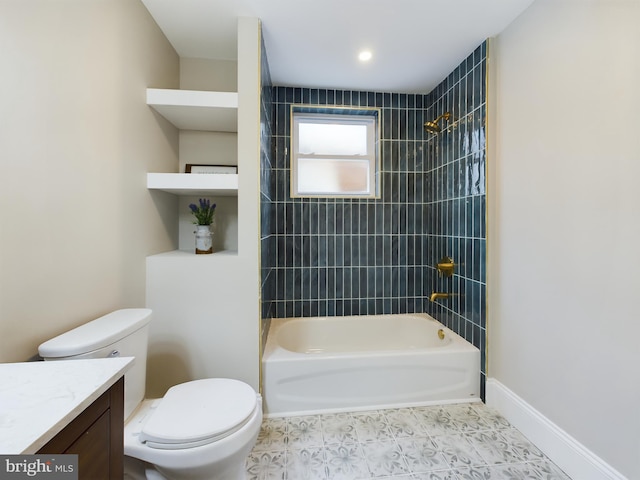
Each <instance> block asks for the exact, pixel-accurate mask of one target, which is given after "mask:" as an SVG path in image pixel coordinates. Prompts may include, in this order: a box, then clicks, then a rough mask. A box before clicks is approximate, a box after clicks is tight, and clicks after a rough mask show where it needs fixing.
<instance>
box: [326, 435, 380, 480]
mask: <svg viewBox="0 0 640 480" xmlns="http://www.w3.org/2000/svg"><path fill="white" fill-rule="evenodd" d="M325 459H326V465H327V477H328V478H330V479H332V480H351V479H354V480H355V479H368V478H369V477H370V476H371V474H370V472H369V468H368V467H367V461H366V459H365V457H364V453H363V452H362V446H361V445H360V444H359V443H352V444H337V445H329V446H327V447H325Z"/></svg>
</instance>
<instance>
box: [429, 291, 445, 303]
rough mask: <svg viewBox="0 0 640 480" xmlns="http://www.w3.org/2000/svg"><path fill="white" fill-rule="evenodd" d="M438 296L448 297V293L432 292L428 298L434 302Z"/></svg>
mask: <svg viewBox="0 0 640 480" xmlns="http://www.w3.org/2000/svg"><path fill="white" fill-rule="evenodd" d="M438 298H449V294H448V293H439V292H433V293H432V294H431V296H430V297H429V300H431V301H432V302H435V301H436V300H437V299H438Z"/></svg>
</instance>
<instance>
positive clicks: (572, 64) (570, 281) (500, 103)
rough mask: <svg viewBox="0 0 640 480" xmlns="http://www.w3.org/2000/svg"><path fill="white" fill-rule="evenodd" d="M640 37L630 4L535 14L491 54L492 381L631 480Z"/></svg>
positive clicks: (637, 439) (637, 438)
mask: <svg viewBox="0 0 640 480" xmlns="http://www.w3.org/2000/svg"><path fill="white" fill-rule="evenodd" d="M638 25H640V3H638V2H636V1H624V0H590V1H570V0H537V1H536V2H535V3H534V4H533V5H532V6H531V7H530V8H529V9H528V10H527V11H525V12H524V13H523V14H522V15H521V16H520V17H519V18H518V19H517V20H516V21H515V22H514V23H512V24H511V25H510V26H509V27H508V28H507V29H506V30H505V31H504V32H503V33H502V34H500V35H499V37H497V39H495V41H494V42H493V48H492V50H491V52H490V55H491V60H490V61H491V62H495V65H494V66H495V73H496V76H495V79H493V80H495V84H494V85H493V86H494V90H493V91H492V92H491V93H492V95H490V104H491V107H490V112H489V115H490V116H491V119H492V121H493V123H494V125H491V126H492V127H494V128H493V129H492V130H491V135H490V138H489V144H490V147H491V153H490V155H491V156H490V157H489V158H490V160H489V161H490V162H491V163H490V167H489V168H490V175H489V182H490V184H489V187H488V192H489V195H490V198H489V215H490V217H489V226H490V231H489V239H488V244H489V254H488V258H489V265H488V268H489V274H490V277H489V280H488V285H489V287H488V291H489V295H490V297H489V327H488V331H489V372H488V373H489V377H491V378H495V379H497V380H498V381H499V382H501V383H502V384H504V385H505V386H507V387H508V388H509V389H510V390H512V391H513V392H514V393H516V394H517V395H518V396H520V397H521V398H522V399H524V400H525V401H526V402H527V403H529V404H530V405H531V406H533V407H534V408H535V409H537V410H538V411H539V412H541V413H542V414H543V415H544V416H546V417H547V418H548V419H549V420H551V421H552V422H554V423H556V424H557V425H558V426H559V427H560V428H562V429H564V430H565V431H566V432H567V433H568V434H569V435H571V436H573V437H574V438H575V439H576V440H578V441H579V442H580V443H582V444H583V445H584V446H586V447H587V448H588V449H590V450H591V451H592V452H593V453H595V454H596V455H598V456H599V457H600V458H602V459H603V460H604V461H605V462H607V463H608V464H609V465H610V466H612V467H614V468H615V469H617V470H618V471H619V472H620V473H622V474H624V475H625V476H627V477H628V478H640V460H639V456H640V455H639V454H640V414H639V413H638V412H639V406H640V347H639V345H640V315H639V313H638V312H639V308H638V292H640V276H639V273H638V272H640V248H639V247H638V245H639V240H638V239H639V238H640V186H639V182H640V147H639V145H640V144H639V142H638V136H639V131H640V89H639V88H638V81H639V79H640V29H639V28H638ZM576 480H582V479H576Z"/></svg>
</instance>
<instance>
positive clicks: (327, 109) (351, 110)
mask: <svg viewBox="0 0 640 480" xmlns="http://www.w3.org/2000/svg"><path fill="white" fill-rule="evenodd" d="M289 118H290V127H289V128H290V142H289V148H290V156H289V157H290V164H289V172H290V189H289V190H290V191H289V194H290V196H291V198H359V199H378V198H380V164H381V161H380V109H379V108H375V107H345V106H340V105H337V106H336V105H321V106H316V105H302V104H292V105H291V110H290V117H289ZM309 119H316V120H318V121H317V122H315V123H324V124H345V125H349V124H351V125H365V126H366V128H367V145H368V148H367V150H368V152H367V155H318V156H317V158H318V159H327V160H331V159H344V160H348V161H352V160H359V161H362V160H367V161H368V167H369V175H368V179H367V180H368V182H367V183H368V187H369V188H368V191H366V192H363V193H357V192H345V193H338V192H321V191H319V192H303V193H300V192H299V191H298V160H299V157H303V158H305V159H308V158H310V157H311V158H313V155H312V154H304V153H303V154H301V153H300V152H298V151H297V147H298V135H297V125H298V124H299V123H300V121H301V120H309ZM309 123H314V122H309Z"/></svg>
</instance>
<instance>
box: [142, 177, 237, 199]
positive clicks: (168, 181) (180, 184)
mask: <svg viewBox="0 0 640 480" xmlns="http://www.w3.org/2000/svg"><path fill="white" fill-rule="evenodd" d="M147 188H148V189H150V190H162V191H165V192H169V193H173V194H174V195H209V196H222V197H237V196H238V174H237V173H147Z"/></svg>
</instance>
